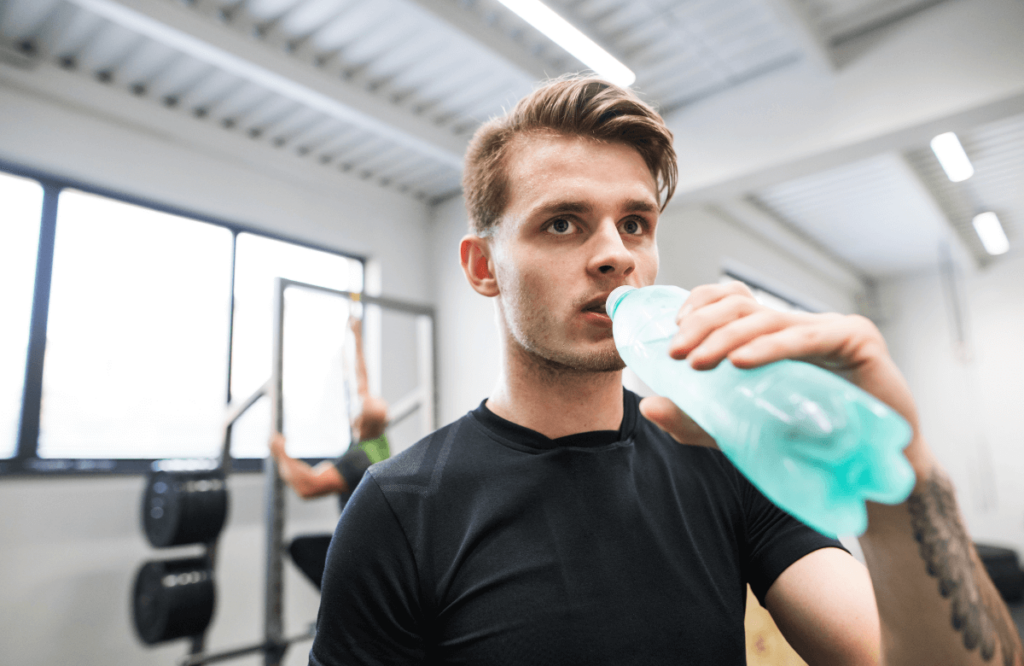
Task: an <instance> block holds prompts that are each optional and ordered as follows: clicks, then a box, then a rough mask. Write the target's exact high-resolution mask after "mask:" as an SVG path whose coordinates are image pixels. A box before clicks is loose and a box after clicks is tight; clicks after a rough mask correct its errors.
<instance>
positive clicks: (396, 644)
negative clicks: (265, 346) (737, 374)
mask: <svg viewBox="0 0 1024 666" xmlns="http://www.w3.org/2000/svg"><path fill="white" fill-rule="evenodd" d="M671 141H672V137H671V134H670V133H669V131H668V130H667V128H665V126H664V123H663V122H662V120H661V118H660V117H659V116H658V115H657V113H656V112H654V111H653V110H652V109H651V108H650V107H648V106H647V105H645V104H644V103H643V102H641V101H640V100H639V99H637V98H636V97H635V96H634V95H633V94H632V93H630V92H628V91H625V90H622V89H619V88H616V87H614V86H611V85H609V84H607V83H604V82H601V81H599V80H595V79H573V80H561V81H556V82H553V83H550V84H548V85H547V86H545V87H544V88H542V89H540V90H538V91H536V92H535V93H533V94H532V95H530V96H528V97H527V98H526V99H524V100H523V101H521V102H520V103H519V105H518V106H517V107H516V108H515V109H514V110H513V111H512V112H511V113H510V114H509V115H508V116H507V117H504V118H500V119H497V120H494V121H491V122H489V123H487V124H485V125H484V126H483V127H481V129H480V130H479V131H478V132H477V134H476V136H475V137H474V139H473V142H472V144H471V146H470V149H469V151H468V154H467V160H466V170H465V176H464V192H465V197H466V201H467V207H468V209H469V215H470V219H471V233H470V235H468V236H466V237H465V238H464V239H463V240H462V244H461V259H462V266H463V269H464V271H465V274H466V277H467V279H468V281H469V283H470V285H471V286H472V287H473V289H475V290H476V291H477V292H479V293H480V294H482V295H484V296H487V297H490V298H493V299H494V301H495V304H496V308H497V313H498V317H497V319H498V325H499V333H500V336H501V341H502V349H503V358H502V374H501V377H500V379H499V381H498V385H497V386H496V387H495V390H494V392H493V393H492V394H491V396H490V397H489V398H488V399H487V400H485V401H484V402H483V403H482V404H481V405H480V407H478V408H477V409H476V410H474V411H473V412H470V413H469V414H467V415H466V416H464V417H463V418H461V419H459V420H458V421H456V422H455V423H453V424H451V425H449V426H446V427H445V428H442V429H440V430H439V431H437V432H435V433H434V434H432V435H430V436H428V437H427V438H425V439H424V440H423V441H421V442H419V443H418V444H416V445H415V446H413V447H412V448H411V449H410V450H408V451H406V452H404V453H403V454H402V455H400V456H397V457H396V458H394V459H392V460H391V461H389V462H386V463H384V464H382V465H379V466H377V467H375V468H374V469H373V470H371V471H370V472H369V473H368V474H367V478H366V481H365V482H364V483H363V484H362V485H361V486H360V487H359V489H358V490H357V492H356V493H354V495H353V497H352V500H351V501H350V503H349V505H348V507H347V508H346V510H345V512H344V514H343V515H342V519H341V521H340V523H339V525H338V529H337V531H336V533H335V536H334V540H333V541H332V545H331V549H330V552H329V554H328V568H327V571H326V573H325V577H324V592H323V596H322V598H321V607H320V616H319V620H318V632H317V636H316V639H315V641H314V643H313V647H312V650H311V651H310V663H311V664H314V665H316V666H326V665H328V664H331V665H333V664H383V663H387V664H418V663H431V664H434V663H437V664H449V663H451V664H454V663H460V664H463V663H464V664H558V665H563V664H605V663H606V664H668V663H672V664H675V663H692V664H707V663H714V664H725V663H735V664H742V663H744V661H745V654H744V627H743V615H744V600H745V589H746V584H747V583H749V584H750V585H751V587H752V589H753V590H754V592H755V594H756V595H757V597H758V599H759V600H760V601H761V603H762V604H764V605H765V606H766V607H767V608H768V610H769V611H770V612H771V613H772V615H773V617H774V619H775V620H776V623H777V624H778V625H779V627H780V628H781V630H782V631H783V633H784V635H785V636H786V638H787V639H788V640H789V642H790V643H791V644H792V645H793V647H794V648H796V650H797V651H798V652H799V653H800V654H801V656H803V657H804V659H806V660H807V661H808V662H810V663H812V664H871V663H878V662H879V661H881V662H884V663H888V664H911V663H913V664H947V663H956V664H961V663H979V664H980V663H986V662H988V663H998V664H1014V663H1018V664H1019V663H1020V662H1021V654H1022V650H1021V646H1020V640H1019V637H1018V636H1017V635H1016V631H1015V630H1014V629H1013V625H1012V623H1011V621H1010V619H1009V615H1008V613H1007V611H1006V608H1005V606H1004V605H1003V604H1002V602H1001V600H1000V599H999V598H998V595H997V594H996V592H995V590H994V588H993V586H992V584H991V582H990V581H989V579H988V577H987V576H986V574H985V572H984V569H983V568H982V566H981V564H980V562H979V560H978V558H977V556H976V554H975V553H974V551H973V548H972V546H971V543H970V541H969V539H968V537H967V535H966V533H965V532H964V528H963V526H962V524H961V522H960V518H959V516H958V513H957V509H956V505H955V501H954V499H953V493H952V488H951V486H950V484H949V481H948V479H947V477H946V476H945V475H944V474H943V473H942V471H941V470H940V469H939V467H938V465H937V464H936V462H935V460H934V458H933V457H932V455H931V453H930V452H929V450H928V447H927V445H926V443H925V442H924V440H923V438H922V437H921V434H920V429H919V427H918V423H917V416H916V411H915V407H914V402H913V399H912V397H911V396H910V394H909V392H908V390H907V388H906V385H905V383H904V381H903V379H902V377H901V376H900V374H899V372H898V371H897V370H896V368H895V366H894V364H893V362H892V361H891V359H890V358H889V356H888V354H887V351H886V348H885V343H884V341H883V340H882V338H881V336H880V335H879V333H878V331H877V329H876V328H875V327H874V326H873V325H872V324H871V323H870V322H869V321H867V320H866V319H864V318H861V317H855V316H854V317H844V316H839V315H806V314H784V313H779V312H775V311H772V310H768V309H766V308H764V307H762V306H760V305H758V304H757V303H756V302H755V301H754V300H753V298H752V297H751V295H750V293H749V292H748V291H747V290H746V289H745V288H743V287H742V286H740V285H738V284H736V283H734V284H729V285H712V286H705V287H698V288H697V289H694V290H693V292H692V294H691V296H690V298H689V300H688V301H687V302H686V304H685V305H684V306H683V308H682V310H681V311H680V312H679V316H678V321H679V324H680V328H679V332H678V334H677V335H676V337H675V339H674V340H673V344H672V346H671V350H670V352H671V354H672V355H673V356H674V357H676V358H684V357H685V358H687V359H688V360H689V362H690V363H691V364H692V365H693V366H694V367H696V368H710V367H713V366H714V365H716V364H717V363H719V362H721V361H722V360H723V359H725V358H728V359H730V360H731V361H732V362H733V363H734V364H736V365H737V366H741V367H755V366H758V365H762V364H765V363H768V362H771V361H774V360H778V359H782V358H800V359H804V360H809V361H811V362H814V363H818V364H819V365H823V366H824V367H827V368H828V369H830V370H833V371H835V372H837V373H841V374H842V375H843V376H844V377H846V378H848V379H850V380H851V381H853V382H854V383H856V384H858V385H859V386H860V387H861V388H864V389H865V390H867V391H868V392H870V393H872V394H874V395H875V396H877V397H878V398H880V399H882V400H883V401H885V402H886V403H888V404H889V405H891V406H892V407H893V408H894V409H896V410H897V411H899V412H900V413H901V414H902V415H903V416H905V417H906V418H907V420H908V421H909V422H910V423H911V424H912V426H913V427H914V438H913V441H912V442H911V444H910V446H909V447H908V448H907V450H906V455H907V457H908V459H909V460H910V462H911V464H912V465H913V466H914V469H915V471H916V473H917V477H918V483H917V485H916V487H915V489H914V491H913V494H912V496H911V497H910V499H909V500H908V501H907V502H906V503H905V504H902V505H899V506H882V505H874V504H872V505H870V506H869V516H870V526H869V529H868V531H867V533H866V534H865V535H864V536H863V537H862V538H861V544H862V546H863V550H864V553H865V557H866V560H867V563H868V569H867V570H866V569H865V568H864V567H863V566H862V565H860V564H859V563H858V562H857V561H856V560H855V559H853V558H852V557H851V556H850V555H849V554H848V553H847V552H846V551H845V550H843V549H842V548H841V546H840V545H839V544H838V542H836V541H834V540H832V539H827V538H825V537H823V536H821V535H820V534H818V533H816V532H814V531H813V530H810V529H809V528H807V527H805V526H803V525H802V524H800V523H798V522H797V521H796V520H794V519H792V518H790V517H789V516H787V515H786V514H784V513H783V512H782V511H780V510H779V509H777V508H776V507H774V506H773V505H771V504H770V503H769V502H768V501H767V500H765V498H764V497H763V496H762V495H761V494H760V493H758V492H757V491H756V490H755V489H754V488H753V487H752V486H751V485H750V483H749V482H747V481H746V480H745V479H744V478H743V477H742V476H741V475H740V474H739V473H738V472H737V471H736V470H735V468H733V467H732V466H731V465H730V464H729V463H728V461H727V460H726V459H725V458H724V456H723V455H722V454H721V453H720V452H719V451H718V450H717V449H716V448H714V442H713V440H711V438H710V437H709V436H708V435H707V434H706V433H704V432H703V431H702V430H701V429H700V428H699V427H697V426H696V425H695V424H694V423H693V422H692V421H691V420H689V419H688V418H687V417H686V415H685V414H683V413H682V412H681V411H679V410H678V409H677V408H675V406H674V405H673V404H672V403H671V402H669V401H668V400H666V399H664V398H648V399H645V400H644V401H643V402H642V403H640V401H639V400H638V398H637V396H635V395H634V394H632V393H630V392H628V391H624V390H623V388H622V381H621V380H622V378H621V370H622V367H623V364H622V362H621V360H620V359H619V357H618V354H617V353H616V351H615V347H614V343H613V341H612V337H611V326H610V320H609V318H608V317H607V315H606V314H605V312H604V309H603V306H604V302H605V298H606V297H607V295H608V294H609V292H611V291H612V290H613V289H614V288H615V287H618V286H619V285H622V284H629V285H634V286H643V285H647V284H651V283H652V282H653V281H654V279H655V276H656V274H657V270H658V261H659V257H658V250H657V244H656V242H655V231H656V229H657V225H658V214H659V212H660V211H661V210H662V209H663V207H664V205H665V203H666V202H667V200H668V198H669V197H670V196H671V194H672V190H673V187H674V182H675V173H676V172H675V156H674V153H673V151H672V145H671ZM868 571H870V576H869V573H868ZM993 659H995V660H996V661H995V662H993Z"/></svg>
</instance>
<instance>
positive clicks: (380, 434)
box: [270, 317, 391, 588]
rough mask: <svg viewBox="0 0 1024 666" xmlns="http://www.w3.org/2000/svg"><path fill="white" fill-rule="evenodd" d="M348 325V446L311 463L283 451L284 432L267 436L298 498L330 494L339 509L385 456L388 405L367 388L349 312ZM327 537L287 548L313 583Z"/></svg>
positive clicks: (359, 339) (357, 329) (358, 328)
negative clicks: (351, 406)
mask: <svg viewBox="0 0 1024 666" xmlns="http://www.w3.org/2000/svg"><path fill="white" fill-rule="evenodd" d="M349 328H351V329H352V334H353V336H354V339H355V347H356V349H355V360H356V368H355V370H356V373H355V374H356V393H357V395H358V398H359V412H358V414H357V415H356V417H355V418H354V419H352V445H351V446H350V447H349V450H348V451H346V452H345V454H344V455H342V456H341V457H340V458H338V459H337V460H335V461H329V460H325V461H323V462H322V463H320V464H319V465H317V466H316V467H310V466H309V464H307V463H306V462H305V461H303V460H299V459H297V458H292V457H291V456H289V455H288V453H287V451H286V450H285V438H284V435H282V434H281V433H279V432H275V433H274V434H273V436H271V438H270V454H271V455H272V456H274V460H276V461H277V469H278V474H280V475H281V479H282V480H283V481H284V482H285V483H286V484H288V485H289V486H290V487H291V488H292V489H293V490H294V491H295V492H296V493H297V494H298V495H299V497H301V498H302V499H312V498H314V497H322V496H324V495H332V494H336V495H338V497H339V500H340V502H341V506H342V508H344V506H345V502H346V501H347V500H348V498H349V497H350V496H351V495H352V491H353V490H354V489H355V488H356V487H357V486H358V485H359V482H360V481H361V480H362V478H363V475H364V474H365V472H366V470H367V469H368V468H369V467H370V465H372V464H373V463H377V462H380V461H382V460H386V459H387V458H388V457H390V455H391V449H390V446H389V444H388V438H387V435H386V434H385V433H384V431H385V429H386V428H387V425H388V404H387V402H385V401H384V399H382V398H380V397H378V396H375V395H373V394H371V393H370V385H369V380H368V377H367V374H366V359H365V357H364V355H363V329H362V322H361V321H360V320H359V319H357V318H355V317H352V318H350V319H349ZM330 542H331V535H330V534H312V535H305V536H299V537H296V538H295V539H293V540H292V542H291V544H290V545H289V547H288V551H289V553H290V554H291V556H292V560H293V561H294V562H295V564H296V565H297V566H298V567H299V569H301V570H302V572H303V573H304V574H306V576H307V577H308V578H309V579H310V580H311V581H312V582H313V584H314V585H316V586H317V587H318V588H319V587H320V582H321V579H322V577H323V574H324V560H325V559H326V557H327V547H328V545H330Z"/></svg>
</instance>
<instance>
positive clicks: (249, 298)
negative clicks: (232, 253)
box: [231, 233, 363, 458]
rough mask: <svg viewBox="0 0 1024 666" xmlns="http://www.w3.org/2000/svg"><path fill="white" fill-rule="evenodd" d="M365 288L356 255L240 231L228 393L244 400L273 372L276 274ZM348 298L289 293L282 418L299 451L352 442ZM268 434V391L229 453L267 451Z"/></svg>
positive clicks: (330, 451)
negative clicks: (349, 412) (350, 256)
mask: <svg viewBox="0 0 1024 666" xmlns="http://www.w3.org/2000/svg"><path fill="white" fill-rule="evenodd" d="M278 276H280V277H284V278H288V279H291V280H296V281H298V282H306V283H309V284H315V285H317V286H321V287H329V288H331V289H338V290H342V291H353V292H361V291H362V289H363V265H362V262H360V261H357V260H355V259H349V258H347V257H343V256H340V255H336V254H331V253H328V252H322V251H319V250H313V249H310V248H305V247H300V246H297V245H293V244H290V243H284V242H281V241H277V240H272V239H269V238H263V237H260V236H256V235H253V234H247V233H243V234H239V235H238V242H237V255H236V268H235V313H234V327H233V334H232V352H231V355H232V363H231V367H232V371H231V395H232V397H233V398H234V399H237V400H240V399H244V398H245V397H246V396H249V395H252V393H253V392H254V391H255V390H256V389H258V388H259V387H260V386H261V385H262V384H263V383H264V382H266V380H267V379H268V378H269V377H270V371H271V357H272V346H273V339H272V337H273V315H274V278H275V277H278ZM348 316H349V301H348V300H347V299H342V298H339V297H337V296H331V295H327V294H320V293H315V292H310V291H304V290H301V289H288V290H287V291H286V292H285V322H284V324H285V326H284V348H283V357H284V368H283V372H282V382H283V384H284V395H283V402H284V417H285V432H286V433H287V434H288V450H289V452H291V453H292V455H298V456H302V457H311V458H315V457H327V456H336V455H338V453H339V452H340V451H344V450H345V448H346V447H347V446H348V443H349V436H350V433H349V415H348V405H349V403H350V401H349V399H348V392H349V391H351V390H352V388H353V387H351V386H348V382H347V381H346V380H345V378H346V377H349V376H351V370H350V369H349V368H350V367H351V366H350V365H348V361H346V359H345V358H343V355H342V349H346V350H351V345H343V341H344V339H345V337H346V335H348V326H347V322H348ZM269 435H270V404H269V401H268V400H267V399H266V398H264V399H261V400H260V401H259V402H258V403H256V404H255V405H253V407H252V408H250V409H249V411H247V412H246V413H245V414H244V415H243V416H242V417H241V418H240V419H239V420H238V421H237V422H236V424H235V426H234V428H233V432H232V436H231V452H232V455H233V456H234V457H236V458H252V457H258V458H262V457H263V456H265V455H266V451H267V441H268V439H269Z"/></svg>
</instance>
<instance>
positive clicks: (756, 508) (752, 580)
mask: <svg viewBox="0 0 1024 666" xmlns="http://www.w3.org/2000/svg"><path fill="white" fill-rule="evenodd" d="M737 475H738V476H739V477H740V479H741V483H742V486H741V487H742V493H743V510H744V514H745V520H746V522H745V526H746V529H745V538H746V541H745V549H744V563H743V568H744V572H745V574H746V579H747V582H748V583H749V584H750V589H751V590H753V592H754V595H755V596H756V597H757V600H758V601H759V602H761V605H762V606H764V598H765V595H766V594H768V590H769V589H770V588H771V586H772V583H774V582H775V579H777V578H778V577H779V576H780V575H781V574H782V572H783V571H785V570H786V569H787V568H789V566H790V565H791V564H793V563H794V562H796V561H797V560H799V559H800V558H801V557H803V556H804V555H807V554H808V553H811V552H813V551H815V550H818V549H820V548H842V549H843V550H846V549H845V548H843V545H842V544H841V543H839V541H838V540H837V539H833V538H831V537H827V536H825V535H824V534H821V533H820V532H818V531H816V530H814V529H812V528H810V527H808V526H807V525H805V524H804V523H802V522H800V521H799V520H797V519H796V518H794V517H793V516H791V515H789V514H788V513H786V512H785V511H783V510H782V509H780V508H779V507H777V506H775V505H774V504H772V503H771V501H770V500H768V498H767V497H765V496H764V495H763V494H762V493H761V491H759V490H758V489H757V488H755V487H754V486H753V484H751V483H750V481H748V480H747V479H746V478H745V477H743V476H742V475H741V474H739V472H737Z"/></svg>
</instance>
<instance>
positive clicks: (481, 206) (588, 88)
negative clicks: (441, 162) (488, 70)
mask: <svg viewBox="0 0 1024 666" xmlns="http://www.w3.org/2000/svg"><path fill="white" fill-rule="evenodd" d="M545 131H549V132H555V133H558V134H563V135H566V136H584V137H589V138H592V139H596V140H598V141H607V142H616V143H624V144H626V145H628V146H631V147H632V148H635V149H636V151H637V152H638V153H640V156H641V157H643V159H644V162H645V163H646V164H647V168H649V169H650V170H651V175H652V176H653V177H654V182H655V183H656V186H657V188H658V193H659V195H661V196H663V201H662V204H661V208H662V210H664V209H665V206H666V205H667V204H668V201H669V199H671V198H672V194H673V193H674V192H675V188H676V176H677V171H676V153H675V150H674V149H673V148H672V132H671V131H669V129H668V127H666V126H665V121H664V120H662V118H661V116H660V115H659V114H658V112H657V111H655V110H654V109H653V108H652V107H651V106H650V105H649V104H647V103H646V102H644V101H643V100H641V99H640V98H639V97H637V96H636V94H634V93H633V92H632V91H630V90H628V89H625V88H620V87H619V86H616V85H614V84H611V83H608V82H607V81H604V80H602V79H598V78H595V77H578V76H569V77H563V78H559V79H555V80H553V81H549V82H547V83H546V84H544V85H543V86H541V87H540V88H538V89H537V90H535V91H534V92H532V93H531V94H529V95H527V96H526V97H524V98H523V99H521V100H520V101H519V103H518V104H516V106H515V108H514V109H512V111H511V112H510V113H508V114H506V115H505V116H503V117H500V118H494V119H492V120H490V121H488V122H486V123H484V124H483V125H482V126H480V128H479V129H477V131H476V133H475V134H474V135H473V139H472V140H471V141H470V143H469V148H468V149H467V150H466V165H465V169H464V171H463V176H462V189H463V192H464V194H465V198H466V208H467V210H468V212H469V220H470V222H469V225H470V230H471V231H472V232H473V233H476V234H477V235H479V236H486V235H488V234H489V233H490V232H492V231H493V230H494V228H495V226H496V225H497V223H498V220H500V219H501V215H502V213H503V212H504V211H505V206H506V205H507V204H508V173H507V171H508V170H507V166H508V155H509V153H510V150H509V146H510V145H511V144H512V141H513V139H514V138H515V137H516V136H518V135H520V134H529V133H534V132H545Z"/></svg>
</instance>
